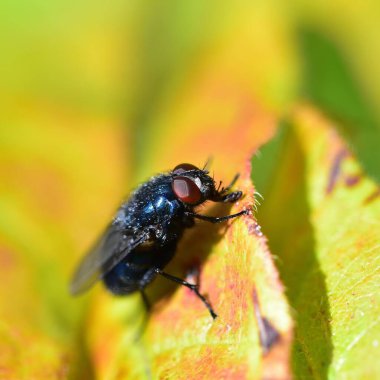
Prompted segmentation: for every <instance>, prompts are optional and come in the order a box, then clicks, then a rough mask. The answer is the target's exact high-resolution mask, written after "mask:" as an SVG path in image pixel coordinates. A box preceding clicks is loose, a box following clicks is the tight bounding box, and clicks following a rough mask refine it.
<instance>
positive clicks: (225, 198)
mask: <svg viewBox="0 0 380 380" xmlns="http://www.w3.org/2000/svg"><path fill="white" fill-rule="evenodd" d="M238 178H239V174H236V175H235V177H234V178H233V179H232V181H231V183H230V184H229V185H228V186H227V187H223V188H222V189H221V190H219V187H220V184H219V186H218V188H217V189H216V191H215V192H214V194H213V195H212V196H211V197H210V200H212V201H214V202H223V203H227V202H228V203H233V202H236V201H237V200H238V199H240V198H241V196H242V195H243V193H242V192H241V191H233V192H232V193H229V191H230V190H231V188H232V186H233V185H234V184H235V183H236V181H237V180H238Z"/></svg>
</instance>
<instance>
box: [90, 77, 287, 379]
mask: <svg viewBox="0 0 380 380" xmlns="http://www.w3.org/2000/svg"><path fill="white" fill-rule="evenodd" d="M202 76H203V75H202ZM230 80H233V78H231V79H230ZM215 83H221V84H222V86H223V82H222V81H218V80H216V81H215ZM196 87H199V89H198V90H197V89H196ZM185 91H188V95H187V99H188V101H187V103H186V107H183V108H181V106H180V105H179V106H175V105H174V106H173V107H174V108H175V109H176V112H175V113H172V114H166V113H164V114H163V116H162V117H163V118H164V119H166V118H169V119H170V120H168V119H166V122H162V124H161V121H160V120H159V121H158V125H160V126H161V125H165V124H166V123H167V124H170V125H171V126H172V127H171V128H172V129H173V130H174V131H175V130H176V127H175V126H176V125H179V124H181V134H177V135H176V137H175V144H173V149H170V150H163V151H162V154H161V155H156V159H155V160H154V161H152V165H153V164H154V165H155V166H158V167H165V166H166V165H170V164H171V165H170V166H171V167H173V166H174V165H176V164H177V163H180V162H192V163H195V164H198V165H200V166H201V165H202V164H203V163H204V160H205V158H207V155H208V154H209V153H210V152H213V153H214V154H215V162H214V163H213V164H212V171H213V172H214V173H215V178H216V179H217V180H218V179H219V178H221V179H223V181H224V183H228V181H229V180H231V178H232V177H233V175H234V174H235V173H236V169H238V168H241V180H240V181H239V182H238V184H237V185H236V186H237V188H240V189H241V190H243V192H244V193H245V194H246V197H245V198H244V200H243V201H240V202H238V203H237V204H236V205H234V206H233V207H231V208H230V207H227V206H224V207H222V206H220V205H219V206H216V205H215V206H212V205H209V207H207V208H205V209H203V210H202V213H203V214H206V215H207V214H208V215H226V214H228V213H233V212H237V211H240V210H241V209H243V208H251V207H252V206H253V204H254V202H255V201H254V197H253V195H254V188H253V185H252V183H251V180H250V166H249V159H248V160H247V158H249V157H250V156H251V154H252V153H251V152H252V150H253V149H255V147H256V146H257V145H259V144H260V141H263V140H265V139H267V138H268V136H270V135H271V134H272V132H273V126H274V124H273V117H272V116H271V115H270V114H268V113H266V112H264V111H263V110H261V109H260V108H259V107H258V106H257V104H255V103H254V101H252V100H250V99H245V98H243V99H244V100H245V101H239V99H241V98H242V97H243V96H242V95H240V94H239V93H233V94H231V96H233V97H235V99H237V100H236V101H235V102H231V103H230V104H233V105H234V106H233V107H232V106H231V107H230V112H229V114H228V118H226V119H225V120H224V123H223V124H221V123H219V124H217V125H216V124H215V125H213V124H209V120H212V118H213V114H212V112H215V114H214V115H215V117H217V115H218V113H219V110H220V109H221V107H222V106H223V104H226V102H228V99H226V98H225V96H223V97H218V96H215V94H217V93H218V87H213V86H212V87H210V88H208V87H204V84H203V83H202V82H195V84H193V83H192V84H189V88H188V89H186V90H185ZM193 94H194V95H193ZM195 94H197V95H196V96H195ZM205 109H208V110H209V112H208V113H207V114H206V113H205V112H204V110H205ZM187 115H191V118H188V117H187ZM193 120H194V121H193ZM256 124H258V125H260V126H261V128H260V130H256V129H255V128H253V126H254V125H256ZM205 125H207V128H205ZM152 130H153V129H152ZM157 132H158V130H157ZM159 132H160V135H161V136H165V140H167V141H173V140H172V139H174V134H173V132H172V131H171V130H167V131H165V130H164V131H163V130H162V129H161V128H160V129H159ZM166 132H167V133H166ZM157 136H158V135H157ZM231 140H234V141H235V145H234V147H233V151H234V152H235V153H234V154H232V151H231V148H232V147H231V146H229V144H228V142H229V141H231ZM152 141H155V142H156V143H157V144H158V146H157V147H154V146H153V144H152V143H151V145H150V149H149V151H148V152H147V154H148V155H149V152H156V151H157V149H158V148H159V145H160V143H161V142H160V140H159V139H158V137H157V138H156V139H153V140H152ZM200 142H207V144H204V145H203V146H202V145H201V144H200ZM194 147H197V149H194ZM151 154H152V158H153V154H154V153H151ZM194 268H196V269H197V271H199V276H200V277H199V281H200V284H201V289H200V290H201V292H202V293H205V294H207V296H208V298H209V299H210V302H211V303H212V305H213V307H214V308H215V310H216V312H217V313H218V315H219V316H218V318H217V319H216V321H215V322H213V321H212V319H211V317H210V315H209V313H208V312H207V310H206V308H205V307H204V305H203V304H202V303H201V302H200V301H199V299H197V298H196V297H195V296H194V295H193V294H192V293H191V291H189V290H188V289H186V288H184V287H178V286H173V285H172V284H171V283H168V282H167V280H165V279H157V280H155V281H154V283H153V284H152V285H151V286H150V287H149V288H148V298H149V299H150V300H151V301H153V302H154V305H155V307H154V309H153V311H152V314H151V316H150V318H149V322H148V326H147V330H146V332H145V334H144V335H143V337H142V338H141V341H139V342H137V343H136V342H135V338H136V334H137V332H138V329H139V328H140V327H141V323H142V321H141V316H142V315H143V314H144V309H143V304H142V301H141V299H140V295H139V294H137V295H136V296H131V297H127V298H126V299H123V300H115V299H114V298H113V297H110V296H106V295H105V294H104V293H101V294H99V295H98V299H97V301H96V304H95V305H94V307H93V309H92V311H91V313H90V319H89V320H88V322H87V324H88V326H89V330H90V334H89V338H88V347H89V348H90V350H91V356H92V358H93V363H94V366H95V370H96V373H97V376H98V377H99V378H131V377H136V378H147V377H149V376H152V377H155V378H173V379H174V378H187V379H191V378H199V377H203V378H208V377H216V378H229V379H233V378H236V379H242V378H247V379H248V378H249V379H256V378H257V379H258V378H261V374H265V375H266V376H268V377H269V378H270V377H271V376H275V375H276V376H279V377H281V378H289V377H290V373H289V368H288V355H289V351H288V348H289V346H290V341H291V320H290V317H289V314H288V311H287V305H286V303H285V302H284V298H283V294H282V286H281V284H280V282H279V281H278V277H277V273H276V270H275V268H274V265H273V262H272V259H271V256H270V253H269V251H268V250H267V246H266V240H265V238H264V237H263V236H262V234H261V233H260V231H259V227H258V226H257V224H256V222H255V219H254V218H253V217H252V216H247V217H242V218H239V219H238V220H234V221H233V222H231V223H228V224H227V225H209V224H208V223H204V222H201V223H197V225H196V227H194V228H192V229H190V230H189V231H187V232H186V234H185V236H184V237H183V239H182V240H181V242H180V245H179V247H178V250H177V254H176V257H175V259H174V260H173V262H172V263H171V264H170V265H169V266H168V267H167V268H166V271H167V272H168V273H170V274H174V275H177V276H179V277H181V278H186V279H187V280H188V281H193V282H194V281H196V277H194V276H192V275H191V272H192V270H194ZM256 298H257V299H256ZM255 299H256V300H255ZM263 320H265V321H263ZM263 326H264V327H263ZM264 329H266V330H268V331H266V332H267V333H268V334H269V333H272V334H274V335H273V338H268V337H263V336H262V335H263V334H264V333H265V332H263V330H264ZM276 334H279V337H278V338H274V337H275V336H276ZM105 336H106V337H108V339H107V340H106V341H105V339H104V337H105ZM260 336H261V339H264V340H265V339H266V340H267V341H266V342H265V343H262V344H264V345H265V344H267V347H265V348H262V347H261V345H260ZM270 339H273V340H274V341H273V342H270V341H269V340H270ZM272 345H273V347H271V346H272ZM265 350H268V351H269V352H268V354H267V356H266V358H265V360H263V351H265Z"/></svg>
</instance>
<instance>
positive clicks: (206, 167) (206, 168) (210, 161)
mask: <svg viewBox="0 0 380 380" xmlns="http://www.w3.org/2000/svg"><path fill="white" fill-rule="evenodd" d="M212 159H213V158H212V157H211V156H210V157H209V158H208V159H207V160H206V163H205V164H204V166H203V169H202V170H203V171H204V172H206V173H208V171H209V168H210V166H211V163H212Z"/></svg>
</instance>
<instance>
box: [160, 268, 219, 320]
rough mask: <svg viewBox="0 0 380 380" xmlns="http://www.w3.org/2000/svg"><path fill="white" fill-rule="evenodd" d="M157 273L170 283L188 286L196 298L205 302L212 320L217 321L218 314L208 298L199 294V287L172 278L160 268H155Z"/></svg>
mask: <svg viewBox="0 0 380 380" xmlns="http://www.w3.org/2000/svg"><path fill="white" fill-rule="evenodd" d="M155 272H156V273H157V274H159V275H161V276H162V277H165V278H167V279H168V280H170V281H173V282H175V283H177V284H180V285H183V286H186V287H187V288H189V289H190V290H192V291H193V292H194V293H195V294H196V296H197V297H198V298H200V300H201V301H202V302H203V304H204V305H205V306H206V307H207V309H208V311H209V312H210V314H211V317H212V319H215V318H216V317H217V314H216V313H215V311H214V310H213V308H212V306H211V305H210V303H209V302H208V301H207V300H206V298H205V297H204V296H203V295H202V294H201V293H199V287H198V285H195V284H190V283H189V282H187V281H184V280H182V279H180V278H178V277H175V276H172V275H171V274H168V273H165V272H164V271H162V270H161V269H159V268H155Z"/></svg>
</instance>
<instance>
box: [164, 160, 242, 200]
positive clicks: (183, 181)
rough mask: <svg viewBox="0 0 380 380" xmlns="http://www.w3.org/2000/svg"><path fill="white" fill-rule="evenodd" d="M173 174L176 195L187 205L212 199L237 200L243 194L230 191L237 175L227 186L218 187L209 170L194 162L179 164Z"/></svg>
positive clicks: (173, 188)
mask: <svg viewBox="0 0 380 380" xmlns="http://www.w3.org/2000/svg"><path fill="white" fill-rule="evenodd" d="M171 175H172V190H173V192H174V194H175V196H176V197H177V198H178V200H180V201H181V202H183V203H184V204H185V205H187V206H190V207H194V206H198V205H200V204H201V203H203V202H205V201H207V200H211V201H214V202H235V201H237V200H238V199H239V198H240V197H241V196H242V192H241V191H235V192H229V189H230V187H231V186H232V185H233V184H234V182H235V181H236V179H237V176H236V177H235V178H234V180H233V181H232V183H231V184H230V185H229V186H227V187H226V188H220V186H221V183H220V184H219V186H218V187H217V186H216V184H215V181H214V179H213V178H212V177H210V176H209V174H208V171H207V170H204V169H199V168H197V167H196V166H194V165H192V164H187V163H184V164H180V165H177V166H176V167H175V168H174V169H173V171H172V172H171Z"/></svg>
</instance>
